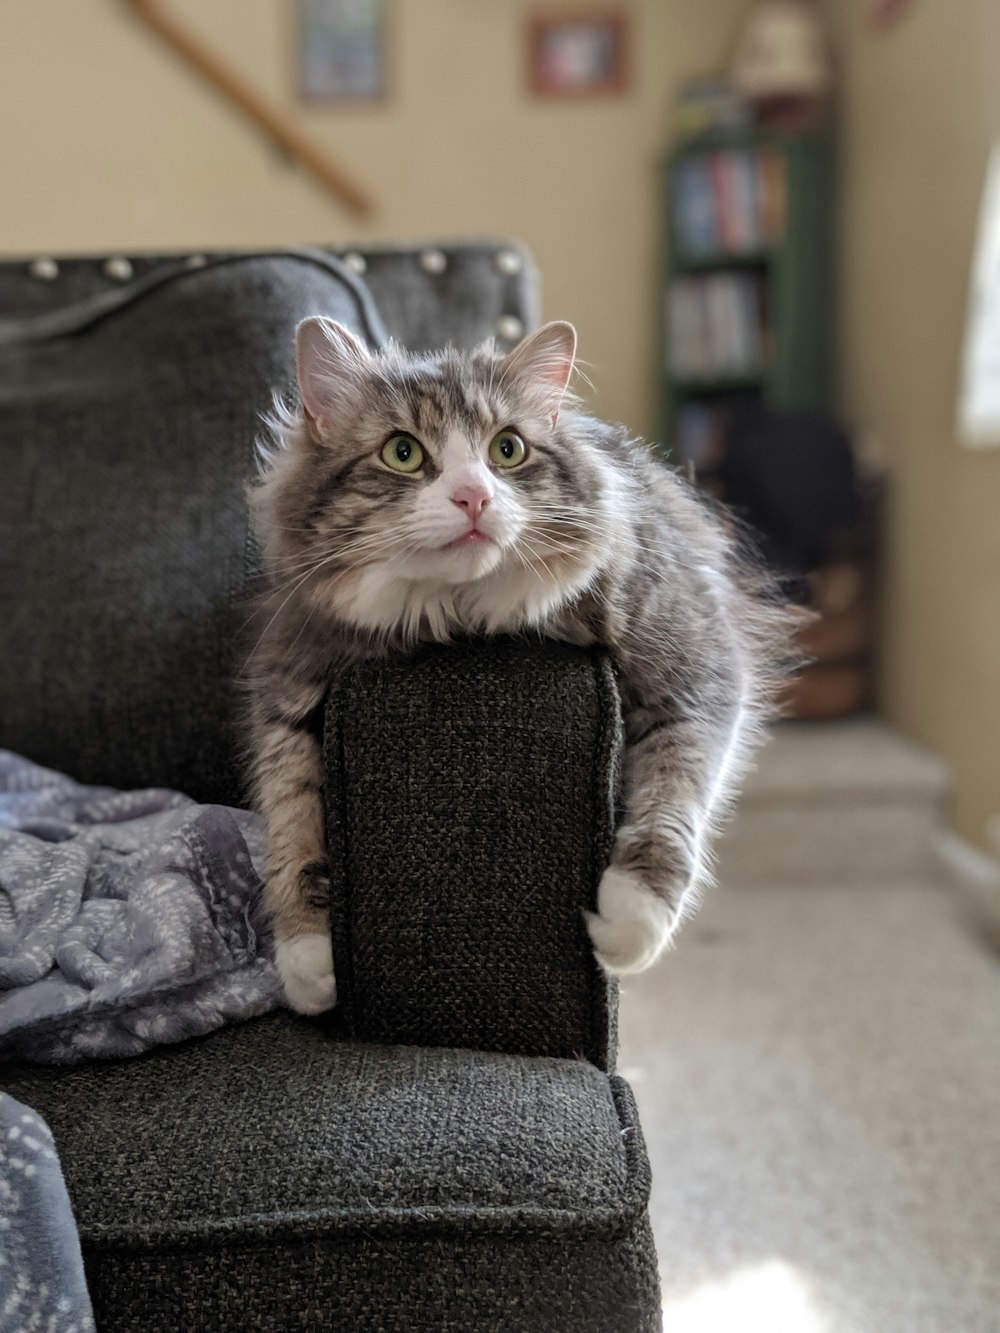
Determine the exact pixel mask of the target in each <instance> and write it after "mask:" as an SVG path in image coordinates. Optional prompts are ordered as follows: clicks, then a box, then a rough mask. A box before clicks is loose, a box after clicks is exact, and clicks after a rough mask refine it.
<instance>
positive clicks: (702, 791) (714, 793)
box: [588, 704, 742, 973]
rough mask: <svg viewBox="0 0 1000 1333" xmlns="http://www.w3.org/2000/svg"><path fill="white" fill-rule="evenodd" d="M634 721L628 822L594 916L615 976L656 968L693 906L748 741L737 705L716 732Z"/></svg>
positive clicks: (601, 949) (600, 954)
mask: <svg viewBox="0 0 1000 1333" xmlns="http://www.w3.org/2000/svg"><path fill="white" fill-rule="evenodd" d="M627 721H628V722H629V723H631V724H632V725H629V726H628V727H627V730H628V732H630V733H631V736H630V740H629V743H628V744H627V747H626V752H625V792H626V817H625V822H624V823H623V825H622V827H621V828H620V829H619V830H618V835H617V838H616V840H615V846H614V850H613V853H612V858H611V864H610V865H609V866H608V868H607V870H606V871H605V872H604V875H603V876H602V878H601V881H600V884H599V885H598V891H597V911H596V912H595V913H592V914H590V915H589V916H588V929H589V931H590V937H591V940H592V942H593V944H594V950H595V952H596V955H597V959H598V961H599V962H600V963H601V965H602V966H603V967H605V968H606V969H607V970H608V971H609V972H616V973H627V972H639V971H642V970H643V969H644V968H646V967H649V966H650V964H651V963H653V962H655V961H656V959H657V958H658V957H659V955H660V954H661V953H662V952H663V950H664V949H665V948H666V947H667V945H668V944H669V943H670V941H671V939H672V937H673V935H674V932H675V931H676V929H677V926H678V925H679V923H680V921H681V920H682V918H683V917H684V915H685V913H686V912H688V911H690V910H691V908H692V907H693V905H694V900H695V898H696V894H697V890H698V886H699V882H700V881H701V880H702V879H703V878H704V876H705V874H706V871H707V862H708V851H709V849H708V841H709V838H710V836H711V833H712V824H713V816H714V815H715V814H716V813H717V810H718V807H719V804H720V803H721V801H723V800H724V798H725V794H726V789H727V787H728V785H729V781H730V779H731V775H732V770H733V769H734V761H735V759H736V757H737V755H738V753H739V750H740V747H741V740H742V737H741V734H740V733H741V710H740V708H739V706H738V704H734V705H733V706H731V707H729V708H720V709H719V711H718V713H717V715H716V716H715V717H714V718H713V720H712V722H711V723H706V722H704V721H700V722H699V723H697V724H694V723H692V722H688V721H684V722H682V721H677V720H674V719H668V718H666V717H663V718H659V719H656V718H655V717H654V718H652V719H651V718H650V715H649V714H648V713H646V714H645V716H644V717H642V718H641V719H639V725H638V726H637V725H636V719H628V720H627Z"/></svg>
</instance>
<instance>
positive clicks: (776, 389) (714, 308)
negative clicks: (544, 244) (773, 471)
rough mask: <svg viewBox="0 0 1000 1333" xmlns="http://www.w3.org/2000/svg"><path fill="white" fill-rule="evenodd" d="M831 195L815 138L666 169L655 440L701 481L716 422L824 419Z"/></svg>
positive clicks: (763, 143)
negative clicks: (792, 415)
mask: <svg viewBox="0 0 1000 1333" xmlns="http://www.w3.org/2000/svg"><path fill="white" fill-rule="evenodd" d="M831 183H832V182H831V155H830V145H829V140H828V138H827V137H826V136H825V135H802V136H794V137H793V136H785V135H776V134H772V133H768V132H765V131H759V130H755V131H745V132H740V133H730V134H725V135H711V136H705V137H701V138H698V139H692V140H686V141H684V142H683V143H682V144H681V145H679V146H678V147H677V148H675V149H674V150H673V151H672V152H671V153H670V154H669V156H668V158H667V160H666V163H665V165H664V172H663V205H664V207H663V212H664V222H665V232H666V236H667V238H668V239H667V243H666V245H665V247H664V256H665V262H664V270H663V279H662V299H661V317H660V328H661V330H662V337H661V340H660V346H659V349H658V353H659V361H658V373H657V382H658V383H659V384H660V386H661V401H660V410H659V416H660V441H661V447H662V448H663V450H664V452H665V454H666V456H667V457H668V458H669V459H670V460H671V461H672V462H675V463H680V464H686V465H690V466H693V468H694V470H695V472H696V474H698V475H699V476H700V477H702V478H703V479H704V480H705V481H706V482H709V483H710V481H711V477H712V473H713V470H714V467H715V465H716V464H717V454H716V456H715V457H713V455H712V450H711V448H710V447H708V446H707V445H706V444H705V441H706V439H709V438H711V430H710V427H711V426H712V425H713V423H714V425H715V426H716V427H718V426H721V425H722V423H724V420H725V417H726V415H727V413H731V412H732V411H733V410H737V409H739V408H740V407H745V406H747V405H749V404H751V403H759V404H762V405H764V406H766V407H769V408H773V409H777V410H782V409H784V410H793V409H797V410H812V411H817V410H823V409H825V408H827V407H828V406H829V397H830V326H831V310H830V250H831V232H832V219H831V206H832V191H831ZM754 319H756V329H754V328H753V327H752V325H753V322H754ZM720 345H721V353H720ZM722 353H724V354H722ZM699 423H700V424H699ZM696 427H697V429H696ZM702 427H704V429H705V431H706V432H707V434H705V435H704V436H702V435H701V434H700V433H699V432H700V430H701V428H702Z"/></svg>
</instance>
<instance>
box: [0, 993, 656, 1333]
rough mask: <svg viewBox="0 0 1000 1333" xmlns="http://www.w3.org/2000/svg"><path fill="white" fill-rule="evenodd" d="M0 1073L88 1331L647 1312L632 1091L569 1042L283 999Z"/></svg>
mask: <svg viewBox="0 0 1000 1333" xmlns="http://www.w3.org/2000/svg"><path fill="white" fill-rule="evenodd" d="M5 1085H6V1087H7V1089H8V1091H9V1092H10V1093H11V1095H13V1096H15V1097H17V1098H18V1099H19V1100H21V1101H23V1102H25V1103H26V1104H28V1105H30V1106H32V1107H34V1108H35V1109H36V1110H37V1111H38V1112H39V1113H40V1114H41V1115H43V1116H44V1117H45V1119H46V1120H47V1122H48V1124H49V1126H50V1128H51V1130H52V1132H53V1135H54V1136H55V1140H56V1145H57V1147H58V1149H59V1153H60V1156H61V1159H62V1162H63V1170H64V1173H65V1176H66V1183H67V1187H68V1189H69V1192H70V1197H71V1198H72V1201H73V1206H74V1210H75V1213H76V1217H77V1221H78V1225H79V1228H80V1236H81V1242H82V1246H83V1253H84V1259H85V1262H86V1267H87V1277H88V1282H89V1284H90V1289H91V1295H92V1299H93V1302H94V1311H95V1316H96V1318H97V1324H98V1327H99V1328H100V1329H102V1330H104V1333H108V1331H109V1330H118V1329H121V1330H125V1329H129V1330H131V1329H135V1330H140V1329H141V1330H143V1333H146V1330H148V1329H150V1328H156V1329H157V1330H169V1329H178V1330H181V1329H183V1330H185V1333H188V1331H189V1330H194V1329H209V1328H212V1329H222V1330H227V1329H233V1330H237V1329H240V1330H243V1329H268V1328H274V1327H282V1328H289V1329H292V1328H295V1329H299V1328H301V1329H314V1328H334V1329H341V1328H343V1329H348V1328H350V1329H366V1328H371V1329H392V1328H402V1327H405V1328H413V1329H423V1328H427V1329H431V1328H434V1329H437V1328H455V1329H459V1328H461V1329H470V1330H471V1329H480V1328H496V1329H519V1328H524V1329H537V1328H546V1329H548V1328H552V1329H563V1328H565V1329H594V1330H613V1329H618V1328H621V1329H646V1328H653V1327H654V1326H655V1324H654V1323H653V1322H651V1320H652V1315H653V1314H655V1310H656V1292H655V1263H653V1261H652V1258H651V1248H650V1241H649V1233H648V1224H647V1221H646V1216H645V1208H646V1200H647V1194H648V1188H649V1179H648V1167H647V1165H646V1158H645V1152H644V1149H643V1145H642V1141H641V1133H640V1130H639V1127H638V1122H637V1120H636V1116H635V1108H634V1104H633V1102H632V1098H631V1094H630V1092H629V1091H628V1088H627V1085H625V1084H624V1083H623V1082H622V1081H621V1080H619V1079H610V1080H609V1079H608V1078H607V1076H605V1075H603V1074H602V1073H600V1072H599V1071H598V1070H596V1069H595V1068H594V1067H593V1066H592V1065H590V1064H588V1063H586V1062H584V1061H572V1060H556V1059H545V1058H537V1059H532V1058H520V1057H512V1056H503V1055H490V1054H486V1053H481V1052H470V1051H451V1050H428V1049H420V1048H412V1047H410V1048H406V1047H398V1046H397V1047H377V1046H365V1045H354V1044H351V1043H341V1042H335V1041H331V1040H330V1039H329V1038H328V1036H327V1035H326V1034H325V1033H324V1032H323V1031H322V1030H321V1028H320V1027H319V1026H317V1025H314V1024H311V1023H309V1022H307V1021H305V1020H301V1019H296V1018H294V1017H292V1016H290V1015H276V1016H273V1017H269V1018H265V1019H260V1020H255V1021H253V1022H250V1023H247V1024H243V1025H241V1026H239V1027H236V1028H232V1029H229V1030H227V1031H226V1032H223V1033H220V1034H217V1035H216V1036H215V1037H213V1038H212V1039H210V1040H206V1041H201V1042H191V1043H185V1044H183V1045H182V1046H179V1047H174V1048H169V1049H168V1048H165V1049H163V1050H161V1051H157V1052H154V1053H152V1054H151V1055H149V1056H147V1057H144V1058H143V1059H141V1060H135V1061H129V1062H126V1063H122V1064H117V1065H110V1066H107V1065H103V1066H86V1067H83V1068H80V1069H77V1070H73V1071H66V1072H63V1073H61V1074H59V1075H56V1076H53V1075H52V1073H51V1071H47V1070H40V1069H34V1068H30V1069H29V1068H17V1069H14V1070H12V1071H10V1072H9V1073H8V1074H7V1076H6V1077H5ZM276 1319H280V1323H275V1322H272V1321H274V1320H276ZM144 1321H145V1322H144ZM538 1321H541V1322H538Z"/></svg>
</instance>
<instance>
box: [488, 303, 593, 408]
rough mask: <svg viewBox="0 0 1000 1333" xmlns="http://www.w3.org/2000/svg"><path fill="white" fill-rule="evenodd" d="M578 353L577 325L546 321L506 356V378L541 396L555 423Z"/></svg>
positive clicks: (542, 405) (538, 396)
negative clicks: (575, 327) (575, 326)
mask: <svg viewBox="0 0 1000 1333" xmlns="http://www.w3.org/2000/svg"><path fill="white" fill-rule="evenodd" d="M575 357H576V329H574V327H573V325H572V324H567V323H566V321H565V320H554V321H553V322H552V323H551V324H543V325H542V327H541V328H540V329H539V330H538V332H537V333H532V334H530V335H529V336H528V337H527V338H524V339H523V340H522V341H521V342H519V343H518V345H517V346H516V347H515V348H514V350H513V351H512V352H510V353H509V354H508V355H507V357H506V358H505V359H504V363H503V377H504V379H510V380H516V381H518V382H519V383H520V384H521V385H522V386H523V387H524V389H526V390H527V391H528V392H530V393H531V394H532V396H533V397H536V398H538V399H539V400H540V403H541V407H542V411H543V412H544V414H545V415H546V416H547V417H548V418H549V419H550V420H551V422H552V424H553V426H554V425H555V424H556V422H557V421H558V420H559V409H560V408H561V407H562V401H563V397H564V396H565V393H566V386H567V385H568V384H569V377H570V375H572V373H573V361H574V358H575Z"/></svg>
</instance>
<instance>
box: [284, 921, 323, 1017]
mask: <svg viewBox="0 0 1000 1333" xmlns="http://www.w3.org/2000/svg"><path fill="white" fill-rule="evenodd" d="M275 962H276V963H277V965H278V976H279V977H281V984H282V986H284V988H285V998H286V1000H287V1001H288V1003H289V1005H290V1007H291V1008H292V1009H294V1010H295V1011H296V1013H299V1014H321V1013H322V1012H323V1010H324V1009H332V1008H333V1006H334V1005H335V1004H336V1003H337V982H336V979H335V977H334V975H333V945H332V943H331V942H330V936H329V935H296V936H295V937H294V938H293V939H290V940H279V941H278V947H277V949H276V950H275Z"/></svg>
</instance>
